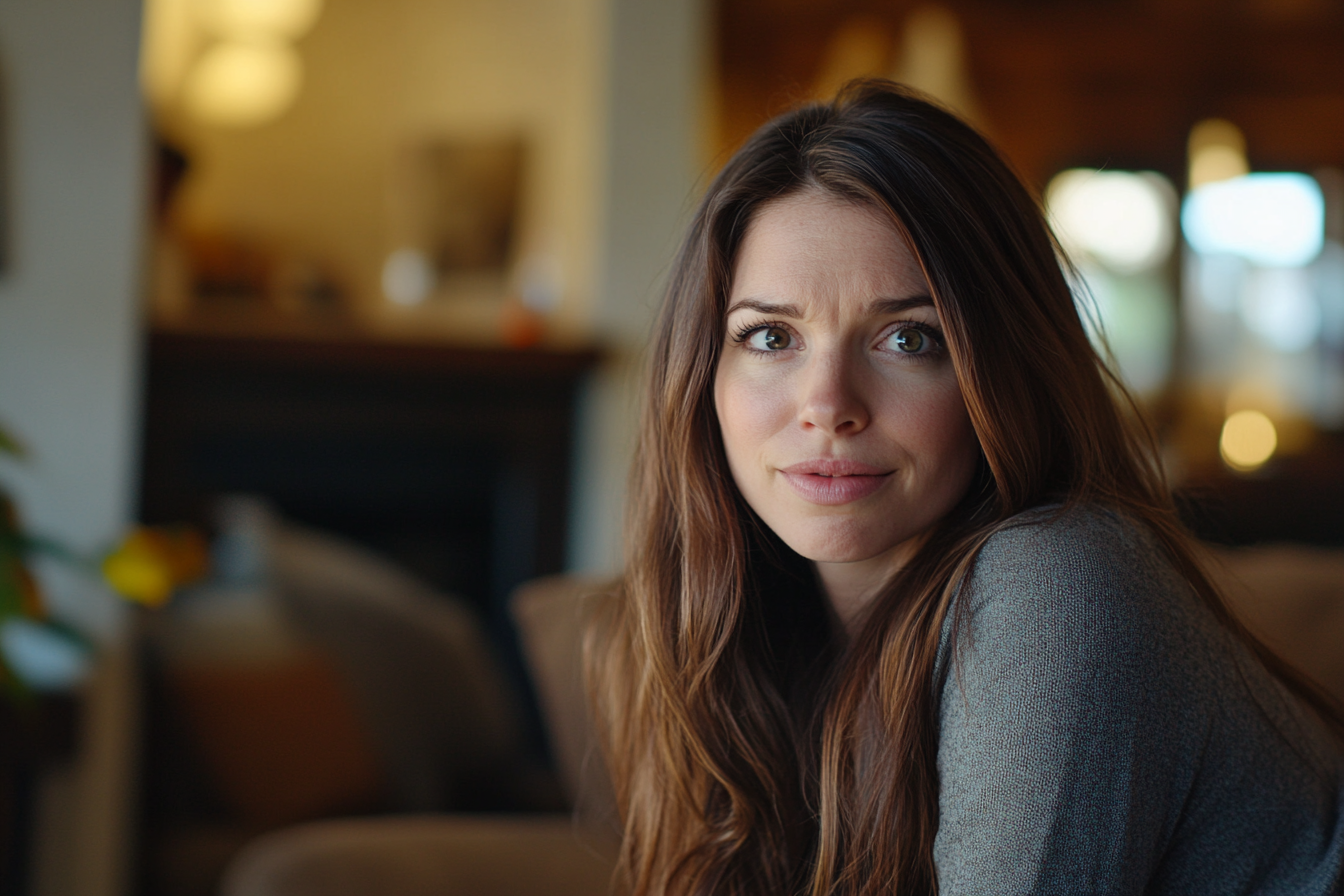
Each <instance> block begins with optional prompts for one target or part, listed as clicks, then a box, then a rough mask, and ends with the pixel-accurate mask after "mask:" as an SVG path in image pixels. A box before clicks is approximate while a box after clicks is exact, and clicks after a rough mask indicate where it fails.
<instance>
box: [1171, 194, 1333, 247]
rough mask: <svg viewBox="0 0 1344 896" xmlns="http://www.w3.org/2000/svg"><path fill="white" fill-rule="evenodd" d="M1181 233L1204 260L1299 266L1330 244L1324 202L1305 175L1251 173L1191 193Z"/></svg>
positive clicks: (1184, 213) (1183, 211) (1185, 209)
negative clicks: (1236, 258) (1235, 259)
mask: <svg viewBox="0 0 1344 896" xmlns="http://www.w3.org/2000/svg"><path fill="white" fill-rule="evenodd" d="M1181 229H1182V230H1183V231H1184V233H1185V238H1186V240H1188V241H1189V243H1190V246H1191V248H1193V249H1194V250H1195V251H1196V252H1198V253H1200V254H1201V255H1222V254H1227V255H1239V256H1241V257H1242V258H1245V259H1246V260H1247V261H1250V262H1253V263H1255V264H1260V265H1265V266H1268V267H1300V266H1302V265H1305V264H1307V263H1309V262H1310V261H1311V260H1312V259H1314V258H1315V257H1316V256H1317V255H1319V254H1320V252H1321V246H1322V245H1324V242H1325V199H1324V197H1323V196H1322V195H1321V188H1320V185H1319V184H1317V183H1316V181H1314V180H1312V179H1311V178H1310V177H1307V176H1306V175H1305V174H1247V175H1243V176H1242V177H1236V178H1232V179H1231V180H1223V181H1217V182H1215V183H1210V184H1205V185H1204V186H1202V187H1199V188H1197V189H1195V190H1193V191H1191V193H1190V195H1189V196H1187V197H1186V198H1185V204H1184V207H1183V208H1182V210H1181Z"/></svg>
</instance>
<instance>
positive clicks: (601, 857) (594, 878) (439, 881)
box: [220, 815, 618, 896]
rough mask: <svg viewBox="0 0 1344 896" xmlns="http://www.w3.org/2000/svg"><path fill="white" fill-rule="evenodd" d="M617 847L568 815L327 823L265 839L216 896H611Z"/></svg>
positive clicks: (239, 860) (241, 859)
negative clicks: (584, 827) (580, 826)
mask: <svg viewBox="0 0 1344 896" xmlns="http://www.w3.org/2000/svg"><path fill="white" fill-rule="evenodd" d="M617 849H618V846H617V844H616V843H615V842H614V841H612V840H611V839H610V837H609V836H607V835H603V834H598V833H595V832H591V831H587V830H584V829H582V828H579V827H577V826H576V825H575V823H574V821H573V820H572V819H571V818H570V817H569V816H568V815H535V816H470V815H467V816H462V815H422V816H395V817H385V818H375V819H352V820H340V821H324V822H315V823H312V824H305V825H299V826H297V827H292V828H287V829H285V830H282V831H277V832H275V833H273V834H268V835H266V836H264V837H261V838H260V839H258V840H255V841H253V842H252V843H251V844H250V845H248V846H247V848H245V849H244V850H243V851H242V852H241V853H240V854H239V855H238V856H237V857H236V858H235V859H234V860H233V862H232V863H231V864H230V866H229V868H228V870H227V871H226V872H225V874H224V881H223V885H222V886H221V889H220V893H221V896H538V894H542V893H544V894H548V896H610V894H612V893H613V892H615V891H614V890H613V887H612V880H613V869H614V868H615V864H616V852H617Z"/></svg>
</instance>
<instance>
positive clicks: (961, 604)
mask: <svg viewBox="0 0 1344 896" xmlns="http://www.w3.org/2000/svg"><path fill="white" fill-rule="evenodd" d="M954 626H955V628H956V637H955V639H953V638H952V637H951V636H952V632H953V629H954ZM953 644H955V650H954V648H953ZM1341 649H1344V645H1341ZM937 670H938V671H937V676H938V677H937V678H936V679H935V681H936V682H937V683H938V686H939V687H941V689H942V697H941V700H942V703H941V721H940V739H939V748H938V774H939V786H940V797H939V812H940V817H939V828H938V836H937V841H936V843H935V845H934V859H935V861H936V863H937V866H938V884H939V890H940V893H941V894H942V896H963V894H985V896H1015V894H1027V893H1030V894H1103V893H1104V894H1130V893H1132V894H1140V893H1143V894H1183V896H1192V894H1193V896H1201V894H1210V896H1213V894H1217V896H1232V894H1243V893H1246V894H1249V893H1255V894H1295V896H1323V894H1331V893H1339V892H1340V889H1341V877H1342V874H1344V872H1342V870H1341V869H1342V867H1344V760H1342V759H1341V756H1340V752H1339V750H1338V749H1337V748H1336V747H1335V746H1333V745H1332V744H1331V743H1330V742H1329V741H1328V740H1327V739H1326V738H1325V737H1324V736H1323V735H1322V734H1321V733H1320V730H1319V728H1318V727H1317V725H1316V723H1314V722H1313V721H1311V720H1309V719H1308V718H1307V716H1306V715H1305V714H1304V713H1303V711H1302V710H1300V709H1299V708H1298V706H1297V704H1296V703H1295V702H1294V700H1293V698H1292V697H1290V696H1289V695H1288V694H1287V692H1286V691H1285V690H1284V689H1283V688H1282V687H1281V686H1280V685H1279V684H1277V683H1276V682H1275V681H1274V680H1272V679H1271V678H1270V677H1269V675H1268V674H1267V673H1266V672H1265V671H1264V670H1263V668H1262V667H1261V666H1260V665H1259V664H1258V663H1257V662H1256V661H1255V660H1254V659H1253V658H1252V657H1251V655H1250V654H1249V653H1248V651H1247V650H1246V649H1244V648H1243V647H1241V646H1240V645H1239V644H1238V643H1237V642H1235V641H1234V640H1233V638H1232V637H1231V636H1230V635H1229V634H1228V633H1227V631H1226V630H1225V629H1224V628H1223V627H1221V626H1220V625H1219V624H1218V623H1217V622H1216V620H1215V619H1214V617H1213V615H1212V614H1211V612H1210V611H1209V610H1208V609H1207V608H1206V607H1204V606H1203V605H1202V604H1201V603H1200V602H1199V601H1198V598H1197V597H1195V595H1194V594H1193V593H1192V591H1191V589H1190V588H1189V586H1188V585H1187V584H1186V583H1185V582H1184V580H1183V579H1182V578H1181V577H1180V576H1179V575H1178V574H1177V573H1176V571H1175V570H1174V568H1173V567H1172V565H1171V563H1170V562H1169V561H1168V560H1166V559H1165V557H1164V555H1163V554H1162V551H1161V549H1160V548H1159V546H1158V545H1157V543H1156V540H1155V539H1154V538H1153V537H1152V536H1151V535H1150V534H1148V533H1147V532H1146V530H1144V529H1142V528H1141V527H1139V526H1137V525H1135V524H1133V523H1130V522H1126V521H1124V520H1122V519H1121V518H1120V517H1118V516H1116V515H1114V514H1111V513H1109V512H1107V511H1102V510H1097V509H1083V510H1073V511H1070V512H1068V513H1067V514H1064V515H1062V516H1059V515H1056V516H1055V517H1054V518H1052V517H1051V516H1050V515H1049V514H1043V513H1042V512H1039V511H1037V512H1034V513H1033V514H1031V515H1029V516H1027V517H1024V518H1023V520H1022V523H1021V524H1020V525H1016V526H1014V527H1012V528H1009V529H1007V530H1005V531H1003V532H1001V533H998V534H996V535H995V536H993V537H992V538H991V539H990V541H989V543H988V544H987V545H986V546H985V548H984V550H983V552H982V553H981V554H980V556H979V558H978V559H977V561H976V564H975V567H974V570H973V571H972V573H971V575H970V576H969V577H968V579H967V581H966V583H965V585H964V587H963V588H962V589H961V591H960V593H959V594H958V596H957V599H956V602H955V603H954V607H953V611H952V612H951V613H949V614H948V621H947V622H946V623H945V624H944V627H943V642H942V646H941V647H940V650H939V660H938V667H937Z"/></svg>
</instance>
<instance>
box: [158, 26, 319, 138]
mask: <svg viewBox="0 0 1344 896" xmlns="http://www.w3.org/2000/svg"><path fill="white" fill-rule="evenodd" d="M302 77H303V64H302V63H301V62H300V61H299V57H298V54H297V53H295V52H294V49H293V48H292V47H290V46H289V45H288V44H284V43H281V42H279V41H223V42H220V43H218V44H215V45H214V46H213V47H211V48H210V49H209V50H208V51H207V52H206V53H205V55H203V56H202V57H201V58H200V60H199V61H198V62H197V63H196V67H195V68H193V69H192V71H191V74H190V76H189V77H188V79H187V84H186V91H185V94H184V99H185V101H186V106H187V109H188V110H189V111H190V112H191V114H192V115H193V116H195V117H196V118H198V119H200V120H201V121H204V122H206V123H208V124H215V125H223V126H226V127H252V126H255V125H259V124H263V123H265V122H267V121H270V120H271V119H273V118H275V117H277V116H278V115H279V114H280V113H281V112H284V111H285V109H287V108H289V105H290V103H292V102H293V101H294V98H295V97H296V96H297V95H298V92H299V84H300V82H301V80H302Z"/></svg>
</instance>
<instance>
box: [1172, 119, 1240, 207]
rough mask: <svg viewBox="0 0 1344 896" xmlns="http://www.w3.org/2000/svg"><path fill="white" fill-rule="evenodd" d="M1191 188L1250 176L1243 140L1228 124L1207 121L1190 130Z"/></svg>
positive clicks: (1228, 122) (1238, 131)
mask: <svg viewBox="0 0 1344 896" xmlns="http://www.w3.org/2000/svg"><path fill="white" fill-rule="evenodd" d="M1188 152H1189V155H1190V189H1192V190H1194V189H1197V188H1199V187H1202V186H1204V185H1205V184H1212V183H1217V182H1218V181H1220V180H1231V179H1232V178H1234V177H1241V176H1242V175H1244V174H1249V173H1250V170H1251V166H1250V163H1249V162H1247V161H1246V138H1245V137H1244V136H1242V133H1241V130H1240V129H1239V128H1238V127H1237V126H1236V125H1234V124H1233V123H1232V122H1230V121H1224V120H1223V119H1221V118H1209V119H1206V120H1204V121H1201V122H1200V123H1199V124H1197V125H1195V126H1194V127H1193V128H1191V129H1190V140H1189V144H1188Z"/></svg>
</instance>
